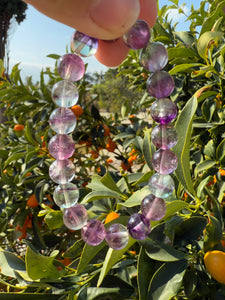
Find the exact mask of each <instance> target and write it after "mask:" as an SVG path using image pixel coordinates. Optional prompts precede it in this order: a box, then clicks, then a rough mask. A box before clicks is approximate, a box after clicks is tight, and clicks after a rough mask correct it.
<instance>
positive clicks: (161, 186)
mask: <svg viewBox="0 0 225 300" xmlns="http://www.w3.org/2000/svg"><path fill="white" fill-rule="evenodd" d="M148 186H149V189H150V191H151V193H152V194H154V195H155V196H156V197H159V198H167V197H168V196H170V195H171V194H172V193H173V190H174V181H173V179H172V177H171V176H170V175H161V174H159V173H156V174H154V175H153V176H152V177H151V178H150V180H149V183H148Z"/></svg>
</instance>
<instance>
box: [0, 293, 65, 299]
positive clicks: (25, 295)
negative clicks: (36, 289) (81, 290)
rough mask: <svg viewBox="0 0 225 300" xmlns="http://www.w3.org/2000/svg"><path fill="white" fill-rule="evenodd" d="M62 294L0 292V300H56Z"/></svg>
mask: <svg viewBox="0 0 225 300" xmlns="http://www.w3.org/2000/svg"><path fill="white" fill-rule="evenodd" d="M61 297H62V295H61V294H60V295H57V294H36V293H30V294H29V293H22V294H19V293H0V299H1V300H30V299H32V300H58V299H60V298H61Z"/></svg>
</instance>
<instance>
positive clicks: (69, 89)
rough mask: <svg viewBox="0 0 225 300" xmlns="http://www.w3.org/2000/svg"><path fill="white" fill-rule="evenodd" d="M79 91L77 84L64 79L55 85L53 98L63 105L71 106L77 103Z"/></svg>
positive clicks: (56, 102) (57, 103)
mask: <svg viewBox="0 0 225 300" xmlns="http://www.w3.org/2000/svg"><path fill="white" fill-rule="evenodd" d="M78 99H79V93H78V90H77V88H76V86H75V85H74V84H73V83H72V82H70V81H68V80H62V81H59V82H57V83H55V84H54V85H53V88H52V100H53V101H54V102H55V104H56V105H58V106H61V107H71V106H73V105H75V104H76V103H77V101H78Z"/></svg>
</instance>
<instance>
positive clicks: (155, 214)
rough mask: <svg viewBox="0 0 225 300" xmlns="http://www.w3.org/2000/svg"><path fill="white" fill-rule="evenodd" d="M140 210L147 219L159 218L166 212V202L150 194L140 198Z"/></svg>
mask: <svg viewBox="0 0 225 300" xmlns="http://www.w3.org/2000/svg"><path fill="white" fill-rule="evenodd" d="M141 212H142V214H143V215H144V216H145V217H146V219H148V220H151V221H158V220H161V219H162V218H163V217H164V216H165V214H166V203H165V201H164V200H163V199H162V198H158V197H156V196H155V195H153V194H150V195H148V196H146V197H145V198H144V199H143V200H142V202H141Z"/></svg>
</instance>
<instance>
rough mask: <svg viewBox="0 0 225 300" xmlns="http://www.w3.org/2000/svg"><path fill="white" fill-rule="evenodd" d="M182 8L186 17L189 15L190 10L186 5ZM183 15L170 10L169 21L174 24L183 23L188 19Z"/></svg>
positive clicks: (175, 10)
mask: <svg viewBox="0 0 225 300" xmlns="http://www.w3.org/2000/svg"><path fill="white" fill-rule="evenodd" d="M180 8H181V9H182V10H183V11H184V13H185V15H186V16H187V15H189V13H190V9H189V8H188V7H187V6H186V4H182V5H181V6H180ZM185 15H184V14H182V13H179V11H178V10H177V9H169V10H168V19H169V20H171V21H172V22H173V23H177V22H181V21H182V20H185V19H186V16H185Z"/></svg>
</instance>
